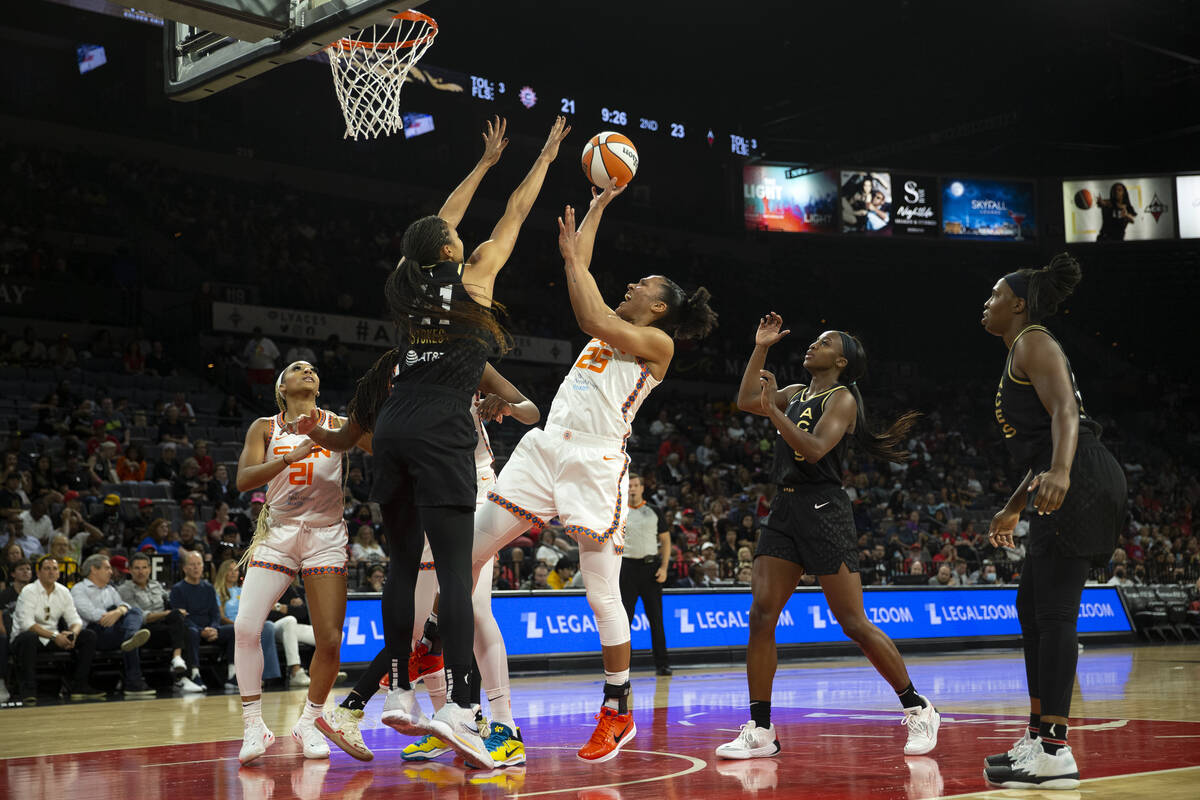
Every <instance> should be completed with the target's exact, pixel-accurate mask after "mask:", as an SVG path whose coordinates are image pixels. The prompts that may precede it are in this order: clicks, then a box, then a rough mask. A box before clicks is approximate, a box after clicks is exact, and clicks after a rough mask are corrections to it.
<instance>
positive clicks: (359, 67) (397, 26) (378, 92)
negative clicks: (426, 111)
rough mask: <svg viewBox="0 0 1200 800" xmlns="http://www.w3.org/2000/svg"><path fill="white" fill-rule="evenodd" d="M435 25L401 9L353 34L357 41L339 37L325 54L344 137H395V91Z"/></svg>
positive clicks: (399, 125) (397, 111)
mask: <svg viewBox="0 0 1200 800" xmlns="http://www.w3.org/2000/svg"><path fill="white" fill-rule="evenodd" d="M437 32H438V26H437V22H435V21H434V20H433V18H432V17H429V16H426V15H425V14H422V13H420V12H419V11H403V12H401V13H399V14H397V15H396V16H394V17H392V19H391V22H390V23H389V24H388V25H387V26H386V27H385V26H384V25H374V26H372V27H370V28H364V29H363V30H361V31H359V32H358V35H359V36H361V37H363V38H360V39H350V38H345V39H339V40H338V41H336V42H334V43H333V44H331V45H330V46H329V47H328V48H327V49H326V52H327V53H328V54H329V65H330V67H332V68H333V88H334V91H336V92H337V97H338V102H339V103H341V106H342V115H343V116H344V117H345V118H346V137H345V138H347V139H349V138H351V137H354V138H355V139H358V138H359V137H360V136H363V137H366V138H373V137H376V136H380V135H384V136H387V135H389V134H393V133H396V132H397V131H399V130H400V129H401V128H402V127H403V122H402V121H401V119H400V90H401V89H402V88H403V87H404V81H405V78H407V76H408V71H409V70H410V69H412V66H413V64H416V63H417V62H418V61H420V60H421V56H423V55H425V51H426V50H428V49H429V46H430V45H431V44H433V40H434V37H436V36H437Z"/></svg>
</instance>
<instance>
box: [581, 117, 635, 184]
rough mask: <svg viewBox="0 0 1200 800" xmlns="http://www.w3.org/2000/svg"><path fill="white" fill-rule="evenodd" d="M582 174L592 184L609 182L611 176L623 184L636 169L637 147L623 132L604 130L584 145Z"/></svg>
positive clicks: (628, 180)
mask: <svg viewBox="0 0 1200 800" xmlns="http://www.w3.org/2000/svg"><path fill="white" fill-rule="evenodd" d="M582 158H583V160H582V166H583V174H584V175H586V176H587V179H588V180H589V181H591V182H592V185H593V186H608V185H609V183H610V182H611V181H613V180H615V181H616V182H617V186H624V185H625V184H627V183H629V182H630V181H631V180H633V176H634V175H636V174H637V169H638V151H637V148H636V147H634V146H633V142H632V141H630V140H629V137H628V136H626V135H625V134H623V133H617V132H616V131H603V132H601V133H597V134H596V135H595V136H593V137H592V138H591V139H588V142H587V144H585V145H584V146H583V156H582Z"/></svg>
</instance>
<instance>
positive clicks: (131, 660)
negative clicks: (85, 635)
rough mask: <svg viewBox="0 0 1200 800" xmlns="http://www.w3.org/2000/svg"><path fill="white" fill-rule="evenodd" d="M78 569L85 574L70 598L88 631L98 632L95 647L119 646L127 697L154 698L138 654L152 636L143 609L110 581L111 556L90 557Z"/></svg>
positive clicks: (110, 647) (111, 648)
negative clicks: (122, 597)
mask: <svg viewBox="0 0 1200 800" xmlns="http://www.w3.org/2000/svg"><path fill="white" fill-rule="evenodd" d="M79 571H80V573H81V574H83V575H84V576H86V577H84V579H83V580H81V581H79V583H76V584H75V585H74V586H73V587H71V599H73V600H74V601H75V608H76V610H77V611H78V612H79V616H80V617H81V618H82V619H83V621H84V622H86V623H87V627H88V630H91V631H95V632H96V649H97V650H116V649H117V648H120V650H121V653H122V659H123V660H124V662H125V696H126V697H153V696H154V695H155V691H154V690H153V689H151V688H150V687H149V686H148V685H147V684H146V681H145V680H143V679H142V659H141V656H140V655H139V654H138V648H139V647H141V646H142V645H144V644H145V643H146V642H147V641H149V639H150V631H148V630H146V629H145V628H144V627H142V620H143V617H144V615H143V614H142V610H141V609H140V608H138V607H137V606H131V605H130V604H129V603H126V602H125V601H124V600H122V599H121V595H120V594H118V593H117V588H116V587H115V586H113V585H112V583H111V581H112V574H113V569H112V564H111V563H109V560H108V556H106V555H103V554H101V553H97V554H95V555H92V556H88V557H87V558H85V559H84V560H83V564H82V565H81V566H80V568H79Z"/></svg>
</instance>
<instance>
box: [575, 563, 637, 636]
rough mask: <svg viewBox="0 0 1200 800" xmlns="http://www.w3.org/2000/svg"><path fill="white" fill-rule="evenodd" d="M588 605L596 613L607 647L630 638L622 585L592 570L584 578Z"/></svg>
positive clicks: (600, 632)
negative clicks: (621, 589)
mask: <svg viewBox="0 0 1200 800" xmlns="http://www.w3.org/2000/svg"><path fill="white" fill-rule="evenodd" d="M584 585H585V586H586V591H587V599H588V605H590V606H591V607H592V613H593V614H595V615H596V631H597V632H598V633H599V634H600V644H601V645H603V646H605V647H611V646H613V645H618V644H624V643H625V642H628V641H629V639H630V635H629V617H628V616H627V615H626V614H625V606H624V604H622V602H621V591H620V587H618V586H616V585H614V584H613V583H612V581H610V580H608V578H606V577H605V576H603V575H600V574H598V573H594V572H590V573H588V574H587V576H586V577H585V579H584Z"/></svg>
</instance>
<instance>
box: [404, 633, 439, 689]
mask: <svg viewBox="0 0 1200 800" xmlns="http://www.w3.org/2000/svg"><path fill="white" fill-rule="evenodd" d="M444 666H445V664H444V662H443V661H442V654H441V653H438V654H437V655H431V654H430V652H429V645H427V644H425V643H424V642H419V643H417V646H416V647H415V648H414V649H413V651H412V653H411V654H410V655H409V657H408V682H409V683H410V684H412V685H413V686H416V684H417V682H418V681H420V680H421V679H422V678H424V677H425V676H426V675H432V674H433V673H435V672H441V671H442V669H443V667H444Z"/></svg>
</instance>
